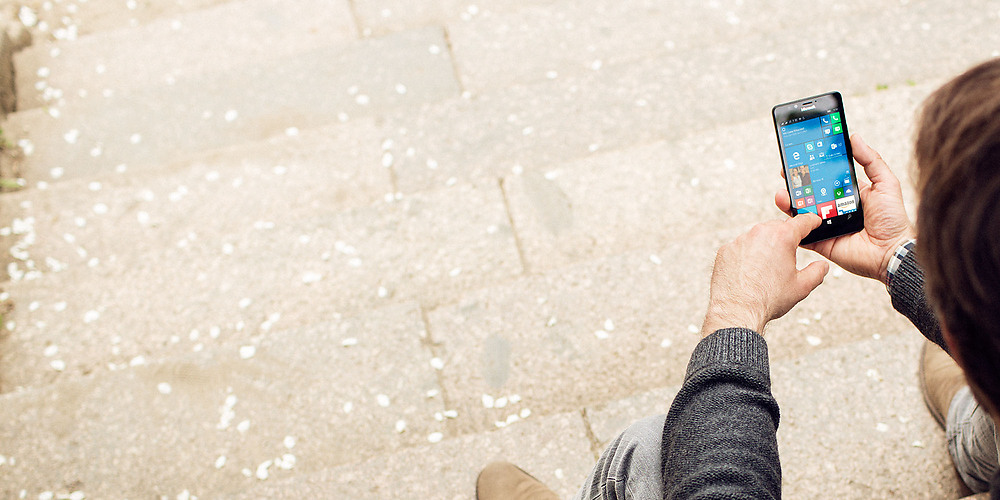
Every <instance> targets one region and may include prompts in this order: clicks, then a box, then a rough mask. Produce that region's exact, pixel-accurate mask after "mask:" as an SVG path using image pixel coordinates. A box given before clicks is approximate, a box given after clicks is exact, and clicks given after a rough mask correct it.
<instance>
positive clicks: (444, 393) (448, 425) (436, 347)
mask: <svg viewBox="0 0 1000 500" xmlns="http://www.w3.org/2000/svg"><path fill="white" fill-rule="evenodd" d="M418 308H419V309H420V320H421V321H423V323H424V333H425V334H426V335H425V336H424V338H422V339H420V340H421V343H423V344H424V347H426V348H427V349H428V350H429V351H430V352H431V357H432V358H441V359H444V358H442V356H441V354H442V353H441V347H440V344H439V343H438V342H436V341H435V340H434V335H433V333H432V332H431V321H430V318H429V317H428V314H427V308H426V307H425V306H424V305H423V304H421V305H420V306H418ZM433 370H434V376H435V378H437V388H438V390H439V391H441V404H442V406H443V407H444V408H442V411H445V410H450V409H452V408H453V406H452V401H451V398H450V397H449V396H448V390H447V389H446V388H445V386H444V370H443V369H442V370H438V369H437V368H433ZM444 424H445V429H446V430H447V431H448V434H449V435H451V436H457V435H458V434H459V433H457V432H455V430H454V429H453V426H454V424H453V423H452V422H451V419H447V418H446V419H445V420H444Z"/></svg>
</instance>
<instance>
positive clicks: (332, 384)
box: [0, 304, 444, 498]
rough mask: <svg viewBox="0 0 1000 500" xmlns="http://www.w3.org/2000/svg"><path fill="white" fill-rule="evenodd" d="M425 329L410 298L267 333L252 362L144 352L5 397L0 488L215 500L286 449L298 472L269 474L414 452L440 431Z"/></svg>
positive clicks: (227, 355)
mask: <svg viewBox="0 0 1000 500" xmlns="http://www.w3.org/2000/svg"><path fill="white" fill-rule="evenodd" d="M425 335H426V333H425V330H424V324H423V320H422V318H421V314H420V310H419V307H418V306H416V304H407V305H402V306H399V307H394V308H389V309H383V310H380V311H378V312H377V313H374V314H370V315H366V316H364V317H360V318H356V319H348V320H344V321H340V322H332V323H327V324H323V325H317V326H314V327H309V328H304V329H297V330H284V331H275V332H271V333H269V334H267V335H264V336H262V338H261V339H260V343H259V347H258V348H257V351H256V354H255V355H254V356H253V357H251V358H249V359H241V357H240V356H238V355H237V353H236V352H234V351H233V352H215V353H214V354H212V355H208V354H202V355H190V356H187V357H186V358H177V359H173V360H159V359H157V360H152V359H150V360H148V362H149V364H148V365H141V366H136V367H130V368H124V369H121V370H119V371H115V372H104V373H98V374H95V375H92V376H85V377H74V378H73V379H72V380H64V381H60V382H59V383H57V384H54V385H52V386H49V387H46V388H44V389H41V390H31V391H24V392H21V393H14V394H5V395H3V396H0V397H2V399H3V405H2V412H3V414H4V417H3V419H2V420H3V423H2V424H0V437H2V441H3V444H2V445H0V453H2V454H3V455H4V456H5V457H7V463H6V465H4V466H3V467H2V468H0V479H2V484H3V486H0V491H2V492H3V496H4V497H7V498H16V495H17V494H18V493H19V491H20V490H22V489H24V490H27V492H28V494H29V495H30V498H37V497H38V495H39V494H40V493H42V492H44V491H53V492H56V493H69V492H72V491H83V492H84V493H86V495H87V497H88V498H111V497H119V498H120V497H126V496H128V497H149V496H150V495H166V496H168V497H170V498H175V497H176V496H177V495H179V494H181V492H182V491H184V490H188V491H189V492H191V493H193V494H196V495H203V498H214V497H217V496H218V495H219V494H222V493H224V492H226V491H230V492H233V491H243V490H247V489H249V488H251V487H253V486H255V485H257V484H259V483H260V481H261V479H259V476H258V475H257V474H258V472H259V471H260V470H261V464H264V463H266V462H267V461H269V460H274V459H275V458H279V457H284V455H285V454H291V455H294V459H293V460H294V467H287V466H288V465H291V462H288V463H285V466H286V468H283V467H282V466H280V465H277V464H274V465H272V466H271V467H270V468H267V467H264V469H266V470H267V472H268V473H269V477H270V478H271V479H272V480H274V479H280V478H283V477H291V476H293V475H295V474H308V473H310V472H316V471H320V470H323V469H327V468H330V467H335V466H337V465H340V464H345V463H355V462H358V461H361V460H364V459H368V458H372V457H377V456H380V455H384V454H389V453H393V452H396V451H399V450H403V449H407V448H412V447H414V446H418V445H420V444H423V443H426V442H427V436H429V435H430V434H431V433H434V432H441V431H443V430H444V425H443V424H442V423H441V422H439V421H438V420H437V419H436V418H435V417H434V415H435V413H439V412H441V411H442V410H443V409H444V404H443V402H442V400H441V398H440V396H436V397H434V398H428V397H427V395H426V394H427V392H428V391H429V390H431V389H438V388H439V386H438V384H437V376H436V373H435V370H434V369H433V368H432V367H431V364H430V359H431V352H430V350H429V349H428V348H427V346H426V345H425V343H424V337H425ZM347 338H356V339H357V343H356V344H354V345H352V346H350V347H343V346H342V341H343V340H344V339H347ZM187 340H188V339H185V342H187ZM229 340H231V339H229V338H226V337H223V338H222V339H220V340H219V342H227V341H229ZM207 352H208V351H207V350H206V353H207ZM359 380H364V383H363V384H361V383H357V381H359ZM348 404H349V405H351V406H350V407H348V406H345V405H348ZM397 422H403V423H402V424H397ZM397 425H402V426H403V428H402V432H399V431H398V427H397ZM287 436H291V438H292V441H289V442H286V441H287V440H286V437H287ZM289 444H291V446H292V447H291V448H289ZM219 457H225V458H224V459H220V458H219ZM220 460H222V461H221V462H220ZM283 460H284V459H283ZM245 469H246V470H249V471H250V473H251V477H247V476H246V475H245V473H244V470H245ZM213 493H214V494H213Z"/></svg>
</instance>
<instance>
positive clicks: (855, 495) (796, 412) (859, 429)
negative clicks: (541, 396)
mask: <svg viewBox="0 0 1000 500" xmlns="http://www.w3.org/2000/svg"><path fill="white" fill-rule="evenodd" d="M922 342H923V337H921V336H920V335H919V333H917V332H915V331H908V332H905V333H902V334H898V335H892V336H887V337H883V338H882V339H881V340H867V341H862V342H856V343H851V344H847V345H842V346H839V347H836V348H832V349H825V350H823V351H820V352H816V353H812V354H806V355H804V356H801V357H799V358H795V359H790V360H781V361H777V362H772V364H771V379H772V383H773V392H774V395H775V398H776V399H777V400H778V404H779V405H780V406H781V423H780V425H779V427H778V446H779V450H780V453H781V463H782V479H783V486H782V490H783V491H782V492H783V495H784V496H786V497H788V498H809V497H814V496H816V495H817V494H818V492H823V493H822V495H823V496H830V497H835V498H844V499H863V498H864V499H867V498H956V497H958V496H959V494H960V493H959V488H958V482H957V481H958V480H957V477H956V476H955V474H954V472H953V470H952V466H951V459H950V457H949V456H948V452H947V450H946V448H945V436H944V433H943V431H941V430H940V428H938V426H937V424H936V423H935V422H934V420H933V418H932V417H931V416H930V414H929V413H928V412H927V410H926V408H925V407H924V404H923V400H922V399H921V396H920V392H919V389H918V387H917V378H916V361H917V354H918V352H919V348H920V344H921V343H922ZM675 394H676V388H664V389H657V390H653V391H649V392H644V393H641V394H638V395H636V396H634V397H631V398H628V399H623V400H619V401H613V402H609V403H606V404H601V405H596V406H594V407H589V408H588V409H587V416H588V421H589V422H590V425H591V427H592V428H593V430H594V434H595V436H596V437H597V439H598V440H599V441H600V442H601V443H602V444H603V443H607V442H608V441H610V440H612V439H614V438H615V437H616V436H617V435H618V434H619V433H620V432H621V431H623V430H624V429H625V428H626V427H628V426H629V425H631V424H632V423H633V422H634V421H636V420H638V419H641V418H643V417H646V416H648V415H655V414H660V413H665V412H666V411H667V410H669V406H670V402H671V401H672V398H673V396H674V395H675Z"/></svg>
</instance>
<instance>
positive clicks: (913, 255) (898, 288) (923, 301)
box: [885, 240, 947, 350]
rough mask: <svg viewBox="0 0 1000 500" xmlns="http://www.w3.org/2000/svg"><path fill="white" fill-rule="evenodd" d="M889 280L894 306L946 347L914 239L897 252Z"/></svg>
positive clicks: (925, 334) (934, 340)
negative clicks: (925, 283)
mask: <svg viewBox="0 0 1000 500" xmlns="http://www.w3.org/2000/svg"><path fill="white" fill-rule="evenodd" d="M888 278H889V279H888V280H887V281H888V282H887V283H886V285H885V286H886V289H887V290H889V297H890V299H891V300H892V307H893V308H894V309H896V310H897V311H899V313H900V314H902V315H903V316H906V317H907V319H909V320H910V322H912V323H913V325H914V326H916V327H917V329H918V330H920V333H923V334H924V336H925V337H927V338H928V339H929V340H931V341H932V342H934V343H936V344H938V345H940V346H943V347H944V340H943V339H942V337H941V326H940V323H938V319H937V316H935V314H934V310H933V309H932V308H931V306H930V304H928V303H927V292H926V291H924V270H923V268H921V267H920V264H919V263H917V252H916V245H915V243H914V242H913V241H912V240H911V241H909V242H907V243H906V244H904V245H903V246H901V247H900V248H899V249H898V250H896V254H895V255H894V256H893V265H892V266H891V267H890V268H889V273H888ZM945 349H946V350H947V347H945Z"/></svg>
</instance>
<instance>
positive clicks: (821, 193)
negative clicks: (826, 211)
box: [819, 188, 826, 196]
mask: <svg viewBox="0 0 1000 500" xmlns="http://www.w3.org/2000/svg"><path fill="white" fill-rule="evenodd" d="M819 194H820V196H826V188H820V189H819Z"/></svg>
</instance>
